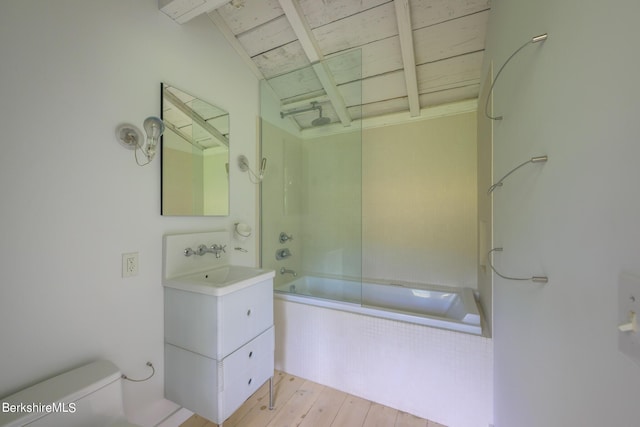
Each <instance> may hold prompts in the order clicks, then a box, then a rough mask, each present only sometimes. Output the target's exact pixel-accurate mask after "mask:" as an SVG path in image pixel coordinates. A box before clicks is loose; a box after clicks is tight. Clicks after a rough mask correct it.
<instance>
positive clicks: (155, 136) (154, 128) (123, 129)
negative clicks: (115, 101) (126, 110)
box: [116, 116, 164, 166]
mask: <svg viewBox="0 0 640 427" xmlns="http://www.w3.org/2000/svg"><path fill="white" fill-rule="evenodd" d="M143 127H144V130H145V132H146V133H147V139H146V141H145V143H144V145H143V143H142V132H140V129H138V128H137V127H136V126H134V125H132V124H129V123H125V124H122V125H120V126H118V127H117V129H116V138H118V141H119V142H120V143H121V144H122V145H123V146H124V147H126V148H128V149H130V150H135V151H134V155H135V158H136V163H137V164H138V166H145V165H148V164H149V163H151V160H153V156H154V155H155V154H156V148H157V146H158V143H159V142H160V136H161V135H162V134H163V133H164V123H163V122H162V120H161V119H159V118H158V117H154V116H151V117H147V118H146V119H145V120H144V123H143ZM138 149H139V150H140V151H142V152H143V153H144V155H145V156H146V157H147V161H146V163H140V160H139V159H138Z"/></svg>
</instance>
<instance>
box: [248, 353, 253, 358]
mask: <svg viewBox="0 0 640 427" xmlns="http://www.w3.org/2000/svg"><path fill="white" fill-rule="evenodd" d="M252 357H253V351H250V352H249V359H251V358H252Z"/></svg>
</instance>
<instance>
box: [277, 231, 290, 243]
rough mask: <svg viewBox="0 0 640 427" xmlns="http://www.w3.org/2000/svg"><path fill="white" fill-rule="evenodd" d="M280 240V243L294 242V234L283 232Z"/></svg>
mask: <svg viewBox="0 0 640 427" xmlns="http://www.w3.org/2000/svg"><path fill="white" fill-rule="evenodd" d="M278 240H280V243H286V242H287V241H289V240H293V234H287V233H285V232H284V231H283V232H282V233H280V236H279V239H278Z"/></svg>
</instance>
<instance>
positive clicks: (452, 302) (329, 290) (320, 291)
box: [274, 276, 482, 335]
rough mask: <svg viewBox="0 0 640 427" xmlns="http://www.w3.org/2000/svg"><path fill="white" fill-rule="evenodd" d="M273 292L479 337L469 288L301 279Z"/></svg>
mask: <svg viewBox="0 0 640 427" xmlns="http://www.w3.org/2000/svg"><path fill="white" fill-rule="evenodd" d="M274 290H275V296H276V298H280V299H284V300H287V301H292V302H298V303H301V304H309V305H315V306H319V307H327V308H332V309H336V310H342V311H349V312H352V313H359V314H364V315H369V316H374V317H381V318H385V319H393V320H399V321H403V322H410V323H417V324H420V325H425V326H432V327H435V328H441V329H448V330H453V331H459V332H466V333H470V334H474V335H482V325H481V322H480V311H479V310H478V306H477V304H476V300H475V298H474V296H473V291H472V290H471V289H470V288H457V287H442V286H424V285H404V284H403V285H400V284H380V283H367V282H362V284H361V283H360V282H358V281H350V280H344V279H334V278H325V277H314V276H304V277H300V278H298V279H296V280H294V281H292V282H289V283H286V284H284V285H280V286H278V287H276V288H275V289H274Z"/></svg>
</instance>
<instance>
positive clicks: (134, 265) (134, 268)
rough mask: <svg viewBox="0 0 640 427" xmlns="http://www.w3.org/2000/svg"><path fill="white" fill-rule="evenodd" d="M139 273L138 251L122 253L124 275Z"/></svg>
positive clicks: (129, 275)
mask: <svg viewBox="0 0 640 427" xmlns="http://www.w3.org/2000/svg"><path fill="white" fill-rule="evenodd" d="M137 275H138V252H131V253H127V254H122V277H131V276H137Z"/></svg>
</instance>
